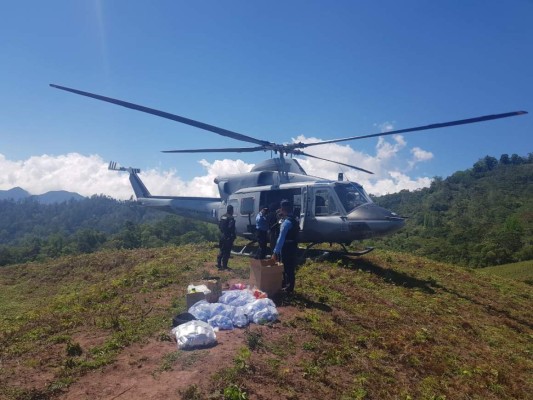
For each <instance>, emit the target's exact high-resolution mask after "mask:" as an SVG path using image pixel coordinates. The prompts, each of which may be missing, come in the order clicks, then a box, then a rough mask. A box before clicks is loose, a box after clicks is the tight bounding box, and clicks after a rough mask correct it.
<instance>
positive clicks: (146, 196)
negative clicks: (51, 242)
mask: <svg viewBox="0 0 533 400" xmlns="http://www.w3.org/2000/svg"><path fill="white" fill-rule="evenodd" d="M50 86H51V87H53V88H56V89H60V90H64V91H67V92H71V93H75V94H78V95H81V96H86V97H90V98H93V99H96V100H101V101H105V102H108V103H112V104H115V105H119V106H122V107H126V108H129V109H133V110H136V111H141V112H144V113H148V114H152V115H156V116H159V117H162V118H166V119H170V120H173V121H176V122H180V123H183V124H187V125H190V126H194V127H196V128H199V129H203V130H206V131H210V132H213V133H216V134H218V135H221V136H225V137H229V138H232V139H235V140H239V141H243V142H248V143H253V144H255V145H256V146H254V147H226V148H210V149H178V150H163V153H228V152H235V153H249V152H257V151H271V152H273V153H274V154H277V155H278V157H276V158H271V159H267V160H265V161H263V162H260V163H258V164H256V165H255V166H254V167H253V168H252V169H251V171H250V172H247V173H240V174H234V175H228V176H218V177H216V178H215V181H214V183H215V184H216V185H217V186H218V191H219V194H220V197H184V196H155V195H152V194H151V193H150V191H149V190H148V189H147V188H146V186H145V185H144V183H143V182H142V180H141V179H140V177H139V174H140V169H138V168H132V167H122V166H120V165H119V164H118V163H116V162H114V161H111V162H110V163H109V167H108V169H109V170H113V171H125V172H128V173H129V180H130V183H131V186H132V188H133V191H134V193H135V196H136V198H137V201H138V202H139V203H140V204H142V205H143V206H147V207H153V208H157V209H160V210H164V211H167V212H171V213H175V214H178V215H180V216H183V217H187V218H192V219H196V220H200V221H204V222H208V223H214V224H217V223H218V222H219V220H220V217H221V216H222V215H223V214H224V213H225V212H226V209H227V206H228V205H232V206H233V209H234V217H235V226H236V232H237V235H239V236H241V237H244V238H247V239H249V240H250V242H249V243H248V244H247V245H245V246H244V248H243V249H242V250H241V251H240V252H239V253H240V254H246V253H245V251H246V248H247V246H249V245H250V244H253V243H254V242H255V216H256V215H257V214H258V213H259V212H260V211H261V209H262V208H264V207H269V209H270V210H271V211H273V210H275V209H276V208H277V207H279V204H280V202H281V200H289V201H290V202H291V203H292V205H293V209H294V215H295V216H296V217H297V218H298V219H299V225H300V226H299V228H300V231H299V242H300V243H307V249H310V248H311V247H313V246H315V245H318V244H321V243H330V244H332V243H338V244H340V245H341V247H342V248H343V250H344V252H345V253H346V254H352V255H363V254H366V253H368V252H369V251H372V250H373V248H372V247H367V248H366V249H363V250H361V251H357V252H349V251H348V250H347V249H346V246H347V245H349V244H351V243H352V242H353V241H360V240H364V239H370V238H374V237H380V236H386V235H389V234H392V233H394V232H397V231H398V230H400V229H401V228H402V227H404V225H405V219H406V217H403V216H399V215H398V214H396V213H394V212H393V211H390V210H387V209H385V208H383V207H380V206H378V205H377V204H375V203H374V202H373V201H372V199H371V198H370V196H369V195H368V194H367V193H366V192H365V190H364V188H363V187H362V186H361V185H360V184H358V183H356V182H349V181H346V180H344V178H343V174H342V173H340V174H339V176H338V179H337V180H330V179H324V178H320V177H316V176H310V175H308V174H307V173H306V172H305V170H304V169H303V168H302V166H301V165H300V163H299V162H298V160H297V159H294V158H292V156H306V157H309V158H314V159H318V160H324V161H329V162H332V163H336V164H339V165H342V166H345V167H348V168H352V169H355V170H358V171H362V172H365V173H368V174H372V172H371V171H368V170H366V169H363V168H360V167H357V166H355V165H350V164H346V163H342V162H338V161H334V160H328V159H325V158H322V157H318V156H315V155H311V154H308V153H306V152H304V151H303V150H302V149H305V148H308V147H311V146H318V145H324V144H329V143H339V142H345V141H351V140H360V139H366V138H372V137H379V136H385V135H393V134H400V133H408V132H416V131H424V130H431V129H437V128H445V127H451V126H458V125H466V124H472V123H478V122H483V121H490V120H495V119H501V118H508V117H514V116H518V115H523V114H527V112H526V111H514V112H508V113H501V114H491V115H484V116H480V117H474V118H468V119H461V120H455V121H449V122H444V123H435V124H430V125H424V126H418V127H413V128H407V129H398V130H392V131H387V132H381V133H373V134H366V135H360V136H352V137H346V138H340V139H332V140H326V141H321V142H311V143H302V142H298V143H289V144H279V143H273V142H269V141H266V140H262V139H256V138H254V137H251V136H248V135H243V134H240V133H237V132H233V131H230V130H227V129H224V128H220V127H217V126H214V125H209V124H206V123H204V122H200V121H196V120H193V119H189V118H185V117H182V116H179V115H176V114H171V113H168V112H164V111H160V110H156V109H153V108H148V107H145V106H141V105H138V104H134V103H129V102H126V101H123V100H118V99H114V98H111V97H105V96H102V95H98V94H94V93H89V92H84V91H81V90H77V89H72V88H68V87H64V86H59V85H55V84H50ZM286 156H291V158H286ZM307 249H306V250H307Z"/></svg>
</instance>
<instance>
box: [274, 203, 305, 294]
mask: <svg viewBox="0 0 533 400" xmlns="http://www.w3.org/2000/svg"><path fill="white" fill-rule="evenodd" d="M281 214H282V216H283V218H284V220H283V222H282V223H281V227H280V232H279V237H278V241H277V242H276V247H274V251H273V253H274V255H273V257H272V258H273V259H274V261H277V260H279V259H280V258H281V262H283V266H284V273H285V287H284V288H283V290H285V291H286V292H287V293H292V292H293V291H294V284H295V283H296V262H297V258H296V256H297V249H298V232H299V230H300V227H299V226H298V221H296V218H294V216H293V215H292V204H291V203H290V202H289V201H288V200H282V201H281Z"/></svg>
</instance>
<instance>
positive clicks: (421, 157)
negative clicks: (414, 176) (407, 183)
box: [408, 147, 433, 169]
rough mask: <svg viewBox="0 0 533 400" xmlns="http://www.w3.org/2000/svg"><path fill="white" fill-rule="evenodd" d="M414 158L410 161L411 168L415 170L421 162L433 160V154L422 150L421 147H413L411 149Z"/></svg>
mask: <svg viewBox="0 0 533 400" xmlns="http://www.w3.org/2000/svg"><path fill="white" fill-rule="evenodd" d="M411 154H412V158H411V159H410V160H409V161H408V164H409V168H410V169H413V168H414V167H415V165H416V164H418V163H419V162H424V161H429V160H431V159H432V158H433V153H432V152H430V151H426V150H422V149H421V148H420V147H413V148H412V149H411Z"/></svg>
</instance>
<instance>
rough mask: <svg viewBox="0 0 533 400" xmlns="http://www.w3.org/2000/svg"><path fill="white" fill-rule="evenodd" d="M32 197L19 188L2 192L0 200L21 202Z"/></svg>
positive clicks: (0, 191)
mask: <svg viewBox="0 0 533 400" xmlns="http://www.w3.org/2000/svg"><path fill="white" fill-rule="evenodd" d="M30 196H31V194H29V193H28V192H26V191H25V190H24V189H22V188H20V187H18V186H17V187H15V188H13V189H9V190H0V200H10V199H11V200H21V199H25V198H26V197H30Z"/></svg>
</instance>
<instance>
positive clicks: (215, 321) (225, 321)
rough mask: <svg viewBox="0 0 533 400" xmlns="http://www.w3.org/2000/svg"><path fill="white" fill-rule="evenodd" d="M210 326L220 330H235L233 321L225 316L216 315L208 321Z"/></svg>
mask: <svg viewBox="0 0 533 400" xmlns="http://www.w3.org/2000/svg"><path fill="white" fill-rule="evenodd" d="M207 322H208V324H209V325H211V326H212V327H213V328H218V329H220V330H232V329H233V320H232V319H231V318H230V317H228V316H225V315H221V314H218V315H215V316H214V317H212V318H210V319H209V321H207Z"/></svg>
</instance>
